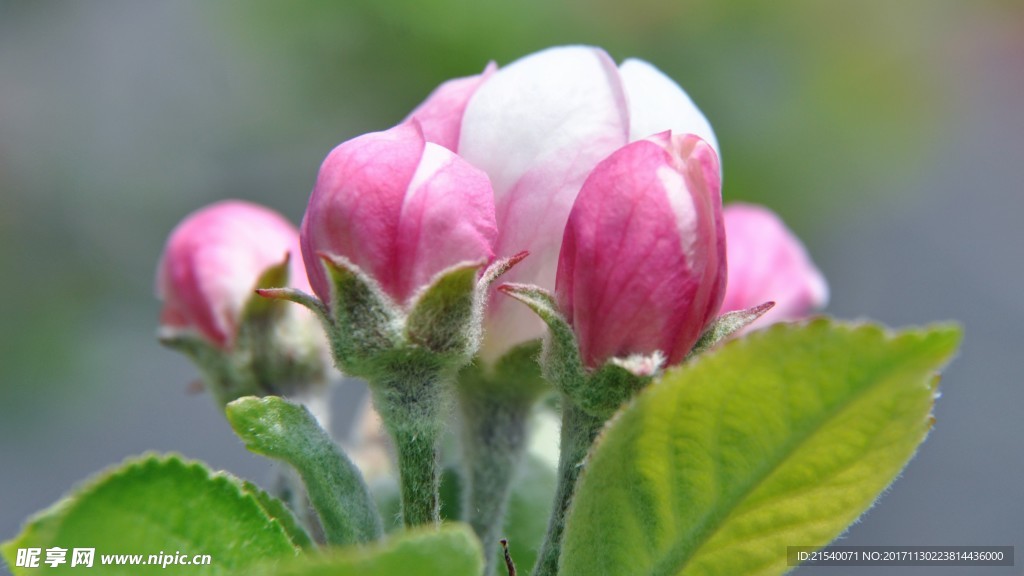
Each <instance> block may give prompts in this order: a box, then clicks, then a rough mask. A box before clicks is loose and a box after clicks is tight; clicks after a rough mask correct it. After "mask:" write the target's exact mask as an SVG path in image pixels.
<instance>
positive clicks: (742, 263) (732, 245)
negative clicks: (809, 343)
mask: <svg viewBox="0 0 1024 576" xmlns="http://www.w3.org/2000/svg"><path fill="white" fill-rule="evenodd" d="M724 212H725V227H726V234H727V236H728V239H729V244H728V248H729V283H728V286H727V289H726V293H725V301H724V302H723V304H722V311H723V312H729V311H732V310H742V309H745V308H750V307H751V306H756V305H758V304H761V303H763V302H767V301H774V302H775V307H774V308H773V309H772V310H771V311H770V312H768V313H767V314H765V315H764V316H763V317H762V318H761V319H760V320H758V322H757V324H755V326H766V325H768V324H771V323H773V322H780V321H785V320H794V319H797V318H801V317H803V316H806V315H807V314H808V313H810V311H811V310H813V309H816V308H821V307H823V306H825V304H826V303H827V302H828V284H827V283H826V282H825V277H824V276H823V275H822V274H821V271H819V270H818V268H817V267H816V266H815V265H814V263H813V262H812V261H811V259H810V256H809V255H808V254H807V250H806V248H804V246H803V244H802V243H801V242H800V239H799V238H797V237H796V236H795V235H794V234H793V233H792V232H791V231H790V230H789V229H788V228H787V227H786V225H785V224H784V223H783V222H782V220H781V219H780V218H779V217H778V216H777V215H776V214H775V213H774V212H772V211H771V210H769V209H767V208H764V207H762V206H755V205H752V204H730V205H729V206H726V207H725V211H724Z"/></svg>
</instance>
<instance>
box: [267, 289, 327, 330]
mask: <svg viewBox="0 0 1024 576" xmlns="http://www.w3.org/2000/svg"><path fill="white" fill-rule="evenodd" d="M256 294H257V295H258V296H260V297H262V298H268V299H270V300H287V301H288V302H294V303H295V304H298V305H300V306H302V307H304V308H306V309H307V310H309V311H310V312H312V313H313V314H315V315H316V317H317V318H318V319H319V320H320V322H321V324H323V327H324V330H325V331H326V332H328V333H329V332H330V327H331V317H330V314H328V313H327V306H325V305H324V303H323V302H321V301H320V299H319V298H317V297H316V296H312V295H310V294H306V293H305V292H303V291H302V290H299V289H298V288H257V289H256Z"/></svg>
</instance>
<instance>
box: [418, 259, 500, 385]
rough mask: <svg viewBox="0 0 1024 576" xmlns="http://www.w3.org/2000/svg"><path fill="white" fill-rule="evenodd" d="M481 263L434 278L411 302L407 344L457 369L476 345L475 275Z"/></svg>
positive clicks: (456, 268) (468, 265) (461, 267)
mask: <svg viewBox="0 0 1024 576" xmlns="http://www.w3.org/2000/svg"><path fill="white" fill-rule="evenodd" d="M482 267H483V264H482V263H473V262H469V263H463V264H459V265H457V266H453V267H451V268H448V269H447V270H444V271H443V272H441V273H439V274H438V275H437V276H435V277H434V279H433V282H431V284H430V285H429V286H427V288H426V289H424V290H423V291H422V292H421V293H420V294H419V295H417V297H416V299H415V300H414V301H413V304H412V308H411V310H410V312H409V316H408V318H407V319H406V323H405V335H406V338H407V339H408V342H409V343H411V344H413V345H416V346H422V347H424V348H426V349H428V350H430V351H432V352H435V353H437V354H442V355H445V356H452V357H453V360H454V361H456V362H458V363H459V364H460V365H461V364H464V363H465V362H466V361H467V360H468V359H469V357H470V356H471V355H472V354H473V352H474V351H476V349H477V347H478V346H479V343H480V306H479V304H478V300H479V299H478V297H477V290H476V286H477V280H476V279H477V275H478V274H479V272H480V269H481V268H482Z"/></svg>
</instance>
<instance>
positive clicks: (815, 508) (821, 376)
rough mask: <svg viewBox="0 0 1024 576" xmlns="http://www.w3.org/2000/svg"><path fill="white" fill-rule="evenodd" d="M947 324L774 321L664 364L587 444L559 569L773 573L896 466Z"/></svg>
mask: <svg viewBox="0 0 1024 576" xmlns="http://www.w3.org/2000/svg"><path fill="white" fill-rule="evenodd" d="M959 340H960V332H959V330H958V329H957V328H954V327H939V328H932V329H928V330H914V331H906V332H900V333H896V334H889V333H886V332H885V331H884V330H883V329H882V328H881V327H878V326H875V325H843V324H837V323H833V322H831V321H828V320H824V319H821V320H816V321H813V322H811V323H809V324H804V325H798V326H794V325H776V326H773V327H771V328H769V329H767V330H764V331H761V332H755V333H753V334H751V335H750V336H748V337H747V338H743V339H740V340H735V341H732V342H728V343H726V344H725V345H724V346H722V347H721V348H720V349H718V350H716V351H712V352H709V353H707V354H704V355H702V356H701V357H699V358H697V359H696V360H695V361H693V362H691V363H688V364H684V365H683V366H681V367H679V368H677V369H675V370H672V371H669V372H668V373H667V374H666V375H665V377H664V378H663V379H662V380H661V381H660V382H658V383H655V384H652V385H651V386H650V387H648V388H647V389H646V390H645V391H644V392H642V393H641V394H640V395H639V396H638V397H637V398H636V400H635V401H634V402H633V403H632V404H631V405H629V406H628V407H627V408H626V409H624V410H623V411H622V412H620V413H619V414H618V415H617V416H616V418H615V420H613V421H612V423H611V424H610V426H609V427H608V428H606V429H605V431H604V433H603V434H602V436H601V438H600V439H599V441H598V442H597V444H596V446H595V448H594V449H593V450H592V452H591V454H590V457H589V462H588V464H587V467H586V469H585V470H584V472H583V475H582V477H581V480H580V482H579V484H578V485H577V492H576V497H575V499H574V501H573V505H572V509H571V511H570V516H569V527H568V528H567V530H566V533H565V538H564V540H563V551H562V558H561V561H562V563H561V565H562V572H561V573H562V574H565V575H566V576H574V575H578V574H616V575H623V576H625V575H645V576H654V575H669V574H672V575H675V574H745V575H747V574H780V573H782V572H785V571H786V570H787V569H789V567H788V566H787V564H786V547H787V546H816V547H821V546H825V545H826V544H828V543H829V542H830V541H831V540H832V539H834V538H835V537H836V536H838V535H839V534H840V533H842V532H843V531H844V530H845V529H846V528H847V526H849V525H850V524H851V523H852V522H854V521H855V520H856V519H857V518H858V517H859V516H860V515H861V514H862V513H863V512H864V511H865V510H867V509H868V508H869V507H870V506H871V505H872V503H873V502H874V501H875V499H876V498H877V497H878V495H879V494H880V493H881V492H882V491H883V490H885V488H886V487H887V486H888V485H889V484H890V483H891V482H892V481H893V480H894V479H895V478H896V476H897V475H898V474H899V472H900V470H902V469H903V467H904V466H905V465H906V463H907V461H908V460H909V459H910V458H911V457H912V456H913V455H914V452H915V450H916V449H917V446H918V445H919V444H920V443H921V442H922V441H923V440H924V438H925V436H926V435H927V433H928V430H929V428H930V427H931V423H932V417H931V408H932V402H933V399H934V397H935V386H936V383H937V377H936V376H935V371H936V370H938V369H939V368H940V367H942V366H943V365H944V364H945V363H946V362H947V361H948V360H949V359H950V357H951V356H952V355H953V354H954V352H955V351H956V348H957V344H958V343H959Z"/></svg>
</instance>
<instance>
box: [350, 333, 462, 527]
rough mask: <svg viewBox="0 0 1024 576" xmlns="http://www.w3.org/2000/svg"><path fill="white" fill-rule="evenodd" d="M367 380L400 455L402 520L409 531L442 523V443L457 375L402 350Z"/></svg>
mask: <svg viewBox="0 0 1024 576" xmlns="http://www.w3.org/2000/svg"><path fill="white" fill-rule="evenodd" d="M375 372H376V374H375V375H374V376H375V377H373V378H369V381H370V389H371V391H372V393H373V403H374V405H375V407H376V408H377V411H378V412H379V413H380V416H381V420H382V421H383V422H384V427H385V428H386V429H387V430H388V432H389V433H390V434H391V437H392V439H394V441H395V450H396V452H397V453H398V468H399V471H398V473H399V483H400V486H401V497H402V520H403V522H404V524H405V525H406V526H407V527H412V526H420V525H424V524H434V525H437V524H439V523H440V521H441V508H440V496H439V489H440V483H441V480H440V479H441V461H440V452H439V446H438V444H439V441H440V438H441V434H442V432H443V431H444V424H445V419H446V415H447V413H448V412H449V406H450V404H451V400H450V398H451V392H452V389H453V388H454V384H453V382H452V380H453V378H454V376H453V375H452V372H451V370H449V369H447V367H446V366H444V365H443V364H442V363H440V362H439V361H438V359H437V358H436V357H433V356H431V355H429V354H426V353H422V352H417V351H400V352H399V353H397V354H395V355H394V356H392V357H390V358H387V359H386V362H384V363H383V364H382V365H380V366H379V369H378V370H376V371H375Z"/></svg>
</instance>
